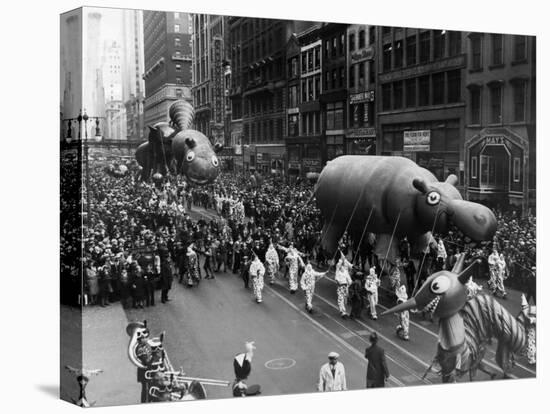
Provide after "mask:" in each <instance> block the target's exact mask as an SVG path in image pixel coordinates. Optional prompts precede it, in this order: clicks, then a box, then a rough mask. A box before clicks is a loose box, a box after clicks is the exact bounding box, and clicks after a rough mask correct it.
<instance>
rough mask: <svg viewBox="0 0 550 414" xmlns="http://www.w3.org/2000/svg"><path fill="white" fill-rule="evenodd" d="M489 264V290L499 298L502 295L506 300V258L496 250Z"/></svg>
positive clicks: (490, 256) (491, 255)
mask: <svg viewBox="0 0 550 414" xmlns="http://www.w3.org/2000/svg"><path fill="white" fill-rule="evenodd" d="M487 262H488V263H489V282H488V285H489V289H490V290H491V293H492V294H493V295H495V296H498V294H499V293H500V295H501V296H502V298H503V299H504V298H506V295H507V294H506V290H505V289H504V272H505V269H506V262H505V261H504V256H502V255H499V254H498V251H497V249H496V248H494V249H493V253H491V254H490V255H489V258H488V259H487Z"/></svg>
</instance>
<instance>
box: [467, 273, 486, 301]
mask: <svg viewBox="0 0 550 414" xmlns="http://www.w3.org/2000/svg"><path fill="white" fill-rule="evenodd" d="M465 286H466V296H467V298H468V300H470V299H472V298H473V297H474V296H475V295H477V294H478V293H479V292H481V290H482V289H483V288H482V287H481V286H480V285H478V284H477V283H476V282H474V279H473V276H470V279H468V281H467V282H466V285H465Z"/></svg>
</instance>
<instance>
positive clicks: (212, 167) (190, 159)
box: [136, 101, 223, 184]
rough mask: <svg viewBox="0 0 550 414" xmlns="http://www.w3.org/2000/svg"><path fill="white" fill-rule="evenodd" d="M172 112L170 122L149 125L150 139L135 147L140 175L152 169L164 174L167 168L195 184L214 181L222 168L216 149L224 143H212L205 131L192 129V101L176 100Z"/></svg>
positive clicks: (144, 176)
mask: <svg viewBox="0 0 550 414" xmlns="http://www.w3.org/2000/svg"><path fill="white" fill-rule="evenodd" d="M169 116H170V123H167V122H159V123H157V124H155V125H153V126H149V140H148V142H144V143H143V144H141V145H140V146H139V147H138V148H137V150H136V160H137V161H138V164H139V165H140V166H141V167H142V172H141V179H142V180H146V179H148V178H149V177H150V175H151V172H152V171H155V172H159V173H161V174H165V173H166V172H167V171H166V169H167V168H168V169H171V170H172V172H173V173H175V174H183V175H184V176H185V177H186V178H187V179H188V180H189V181H190V182H192V183H195V184H207V183H210V182H212V181H214V180H215V179H216V177H217V176H218V174H219V171H220V166H219V160H218V158H217V156H216V152H217V151H219V150H220V149H221V148H222V147H223V146H222V145H221V144H216V145H214V146H213V145H212V144H211V142H210V140H209V139H208V138H207V137H206V136H205V135H204V134H202V133H201V132H199V131H195V130H193V129H190V126H191V123H192V122H193V116H194V110H193V107H192V105H191V104H190V103H189V102H187V101H176V102H174V103H173V104H172V105H171V106H170V109H169Z"/></svg>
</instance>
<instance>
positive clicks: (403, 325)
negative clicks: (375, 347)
mask: <svg viewBox="0 0 550 414" xmlns="http://www.w3.org/2000/svg"><path fill="white" fill-rule="evenodd" d="M395 295H396V296H397V304H398V305H399V304H401V303H405V302H406V301H407V299H408V298H409V296H408V295H407V288H406V287H405V285H401V286H399V287H398V288H397V289H396V290H395ZM397 322H398V323H399V324H398V325H397V327H396V328H395V331H396V334H397V336H398V337H399V338H401V339H403V340H405V341H408V340H409V311H408V310H404V311H402V312H398V313H397Z"/></svg>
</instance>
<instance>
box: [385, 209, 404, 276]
mask: <svg viewBox="0 0 550 414" xmlns="http://www.w3.org/2000/svg"><path fill="white" fill-rule="evenodd" d="M400 218H401V210H399V214H398V215H397V220H395V225H394V226H393V231H392V233H391V237H390V243H389V245H388V250H387V251H386V256H385V257H384V263H383V264H382V269H381V270H380V277H382V273H384V268H385V267H386V262H387V261H388V254H389V253H390V250H391V245H392V242H393V236H394V235H395V231H396V230H397V224H398V223H399V219H400Z"/></svg>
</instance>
